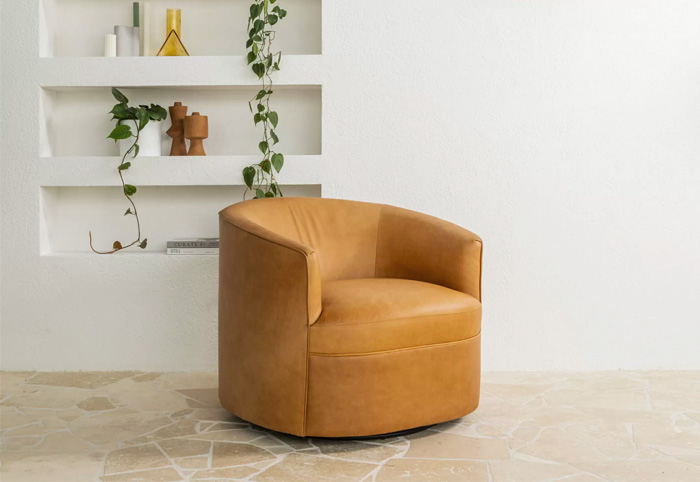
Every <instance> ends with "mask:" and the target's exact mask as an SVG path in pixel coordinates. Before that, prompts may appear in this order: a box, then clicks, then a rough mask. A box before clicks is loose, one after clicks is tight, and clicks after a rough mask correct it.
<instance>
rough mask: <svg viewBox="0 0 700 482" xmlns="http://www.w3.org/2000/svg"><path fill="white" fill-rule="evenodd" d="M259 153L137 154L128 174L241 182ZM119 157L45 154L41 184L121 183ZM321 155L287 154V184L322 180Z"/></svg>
mask: <svg viewBox="0 0 700 482" xmlns="http://www.w3.org/2000/svg"><path fill="white" fill-rule="evenodd" d="M261 156H262V155H260V156H205V157H189V156H182V157H170V156H164V157H137V158H136V159H133V160H132V161H131V162H132V165H131V168H130V169H129V170H128V171H127V173H126V174H125V177H126V179H127V180H128V182H129V184H134V185H136V186H223V185H232V186H241V185H243V176H242V175H241V171H242V169H243V168H244V167H246V166H249V165H251V164H255V163H259V162H260V161H261V160H262V157H261ZM120 160H121V158H119V157H42V158H41V160H40V163H39V170H40V175H39V179H40V182H41V185H42V186H47V187H48V186H115V185H118V184H119V176H118V174H117V166H118V165H119V162H120ZM323 172H324V164H323V161H322V156H285V165H284V169H283V170H282V174H280V175H279V178H280V180H281V179H284V184H292V185H310V184H321V183H322V179H323Z"/></svg>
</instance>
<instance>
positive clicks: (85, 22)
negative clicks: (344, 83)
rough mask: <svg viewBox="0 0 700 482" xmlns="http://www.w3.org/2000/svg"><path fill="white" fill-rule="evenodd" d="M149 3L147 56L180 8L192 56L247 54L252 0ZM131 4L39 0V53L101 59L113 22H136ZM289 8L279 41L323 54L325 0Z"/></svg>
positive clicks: (296, 51) (288, 49)
mask: <svg viewBox="0 0 700 482" xmlns="http://www.w3.org/2000/svg"><path fill="white" fill-rule="evenodd" d="M148 1H149V3H150V17H149V19H148V22H147V23H148V31H149V32H150V35H149V36H148V37H149V41H148V45H149V50H148V52H147V54H148V55H150V56H153V55H156V54H157V53H158V50H159V49H160V46H161V45H162V43H163V41H164V40H165V37H166V34H167V32H166V22H165V19H166V10H167V9H168V8H179V9H181V10H182V41H183V43H184V44H185V46H186V47H187V50H188V51H189V53H190V55H191V56H193V57H196V56H202V55H224V56H228V55H245V41H246V40H247V38H248V36H247V19H248V15H249V13H248V12H249V7H250V1H249V0H148ZM141 3H142V4H143V3H144V1H143V0H141ZM292 4H293V5H292ZM131 5H132V0H41V9H40V12H41V22H40V52H41V56H42V57H101V56H102V55H103V54H104V36H105V34H109V33H113V31H114V26H115V25H132V7H131ZM286 7H287V10H288V12H289V14H288V15H287V17H285V19H284V20H283V21H281V22H279V23H278V24H277V25H276V26H275V31H276V38H275V44H276V45H277V46H278V48H279V49H281V50H282V51H283V52H284V53H285V54H289V55H307V54H311V55H315V54H321V30H322V15H321V0H293V1H292V2H290V5H288V6H286ZM142 20H143V19H142Z"/></svg>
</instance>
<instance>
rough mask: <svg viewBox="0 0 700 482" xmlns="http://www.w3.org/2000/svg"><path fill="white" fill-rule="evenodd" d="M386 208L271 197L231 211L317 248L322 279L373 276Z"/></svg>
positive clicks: (337, 201)
mask: <svg viewBox="0 0 700 482" xmlns="http://www.w3.org/2000/svg"><path fill="white" fill-rule="evenodd" d="M381 208H382V206H381V205H379V204H370V203H363V202H356V201H344V200H339V199H320V198H287V197H285V198H270V199H264V200H253V201H247V202H242V203H238V204H235V205H233V206H231V207H229V208H227V209H226V211H229V210H230V211H229V212H230V213H231V214H234V213H235V215H236V216H243V217H244V218H246V219H247V220H248V221H251V222H253V223H255V224H258V225H260V226H262V227H263V228H265V229H267V230H269V231H272V232H273V233H276V234H278V235H280V236H284V237H285V238H289V239H292V240H294V241H297V242H299V243H302V244H304V245H307V246H309V247H311V248H312V249H314V250H315V251H316V254H317V255H318V257H319V263H320V265H321V279H322V280H323V281H333V280H339V279H355V278H373V277H374V276H375V263H376V254H377V231H378V225H379V214H380V211H381Z"/></svg>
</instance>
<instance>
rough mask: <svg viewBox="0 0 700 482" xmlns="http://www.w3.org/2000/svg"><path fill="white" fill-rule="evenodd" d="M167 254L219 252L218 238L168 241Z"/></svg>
mask: <svg viewBox="0 0 700 482" xmlns="http://www.w3.org/2000/svg"><path fill="white" fill-rule="evenodd" d="M167 253H168V254H175V255H180V254H214V255H216V254H219V238H186V239H173V240H172V241H168V251H167Z"/></svg>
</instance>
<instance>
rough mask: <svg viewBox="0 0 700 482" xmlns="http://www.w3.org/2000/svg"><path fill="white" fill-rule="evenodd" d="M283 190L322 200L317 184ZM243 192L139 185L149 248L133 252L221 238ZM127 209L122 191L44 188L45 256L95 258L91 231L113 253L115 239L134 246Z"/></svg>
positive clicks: (153, 251) (225, 188) (213, 187)
mask: <svg viewBox="0 0 700 482" xmlns="http://www.w3.org/2000/svg"><path fill="white" fill-rule="evenodd" d="M118 182H119V181H118V179H117V183H118ZM283 189H284V193H285V195H286V196H310V197H320V196H321V186H320V185H318V184H316V185H304V186H298V185H285V186H283ZM244 191H245V187H244V186H232V185H207V186H194V185H180V186H177V185H168V186H138V191H137V192H136V194H135V195H134V201H135V202H136V205H137V208H138V209H139V214H140V218H141V227H142V233H143V236H144V237H146V238H148V247H147V248H146V250H141V249H139V248H136V249H134V250H133V252H135V253H139V254H162V255H164V256H165V250H166V243H167V241H168V240H171V239H175V238H183V237H217V236H218V235H219V217H218V213H219V211H221V210H222V209H223V208H225V207H227V206H230V205H231V204H234V203H237V202H240V201H242V200H243V193H244ZM249 197H250V196H249ZM127 207H129V204H128V202H127V201H126V199H125V198H124V194H123V192H122V190H121V187H118V186H45V187H42V188H41V218H42V223H41V254H42V255H44V256H56V255H59V256H66V255H73V256H76V255H86V256H95V255H94V254H93V253H92V252H91V251H90V247H89V238H88V232H89V231H92V234H93V240H94V243H95V246H96V247H98V248H99V249H109V248H110V246H111V245H112V242H113V241H115V240H120V241H122V242H130V241H132V240H133V238H134V236H135V233H136V226H135V223H134V218H133V217H132V216H124V211H126V209H127ZM120 255H121V254H120ZM117 257H118V256H117ZM170 257H171V258H174V257H173V256H170Z"/></svg>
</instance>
